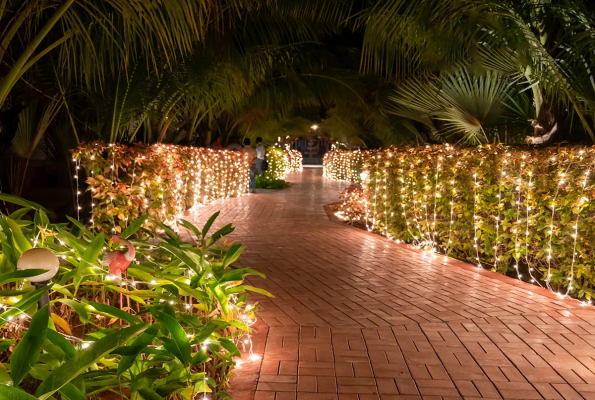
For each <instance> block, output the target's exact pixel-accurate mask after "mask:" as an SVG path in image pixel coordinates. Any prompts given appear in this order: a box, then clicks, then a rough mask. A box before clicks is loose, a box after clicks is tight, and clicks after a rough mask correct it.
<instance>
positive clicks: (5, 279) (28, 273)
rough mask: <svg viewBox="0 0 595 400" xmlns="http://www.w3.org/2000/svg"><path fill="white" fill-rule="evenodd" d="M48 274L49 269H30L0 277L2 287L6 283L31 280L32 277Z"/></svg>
mask: <svg viewBox="0 0 595 400" xmlns="http://www.w3.org/2000/svg"><path fill="white" fill-rule="evenodd" d="M46 272H48V270H47V269H28V270H24V271H14V272H9V273H7V274H2V275H0V285H3V284H5V283H9V282H14V281H18V280H19V279H25V278H30V277H32V276H37V275H41V274H45V273H46Z"/></svg>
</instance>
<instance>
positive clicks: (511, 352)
mask: <svg viewBox="0 0 595 400" xmlns="http://www.w3.org/2000/svg"><path fill="white" fill-rule="evenodd" d="M321 175H322V171H321V170H319V169H306V170H304V172H302V173H296V174H292V175H291V176H290V177H289V180H290V181H291V182H293V185H292V186H291V188H289V189H286V190H283V191H280V192H268V193H261V194H256V195H252V196H249V197H243V198H236V199H228V200H226V201H224V202H221V203H219V204H215V205H211V206H209V207H205V208H203V209H201V211H200V213H199V214H198V215H197V218H196V219H197V220H198V221H202V220H205V219H206V218H207V217H208V215H210V214H211V213H212V212H213V211H215V210H218V209H221V217H220V221H219V223H218V225H221V224H222V223H224V222H225V223H227V222H233V223H234V224H235V225H236V231H235V232H234V234H233V239H234V240H238V241H241V242H242V243H244V244H245V245H246V247H247V249H246V252H245V255H244V256H243V264H244V265H249V266H253V267H255V268H257V269H259V270H260V271H263V272H264V273H266V274H267V276H268V279H267V280H261V279H254V280H252V283H253V284H254V285H257V286H261V287H264V288H266V289H268V290H269V291H270V292H272V293H273V294H274V295H275V296H276V297H275V298H273V299H267V298H264V297H263V296H260V295H257V296H254V297H253V298H254V299H256V300H258V301H259V302H260V305H261V308H262V311H260V312H259V313H258V315H259V318H260V321H261V322H260V325H259V329H258V330H259V332H260V333H259V334H257V348H260V351H263V350H264V355H263V359H262V363H261V364H260V365H259V364H258V363H256V364H255V365H252V366H251V367H248V368H247V369H245V370H246V372H244V371H243V370H238V371H237V374H236V378H235V381H234V385H237V386H235V390H234V396H235V398H236V399H251V398H253V397H254V396H255V399H256V400H296V399H297V400H376V399H382V400H397V399H422V398H423V399H424V400H430V399H431V400H438V399H444V400H446V399H453V400H454V399H461V398H464V399H476V398H477V399H479V398H485V399H501V398H504V399H542V398H545V399H581V398H582V399H595V311H594V310H593V308H589V309H586V308H583V307H580V306H579V303H577V302H574V301H568V300H567V301H559V300H558V299H557V298H556V297H555V296H549V293H547V292H544V291H542V290H540V289H539V288H536V287H534V286H531V285H528V284H524V283H522V282H518V281H516V280H514V279H511V278H507V277H503V276H501V275H497V274H494V273H491V272H489V271H478V270H477V269H476V268H473V267H471V266H468V265H466V264H463V263H461V262H457V261H454V260H450V261H448V262H447V263H446V265H445V264H444V260H443V258H441V257H431V256H427V255H424V254H423V253H421V252H419V251H416V250H412V249H409V248H408V247H407V246H405V245H397V244H396V243H394V242H390V241H388V240H387V239H385V238H382V237H380V236H376V235H372V234H370V233H367V232H364V231H362V230H358V229H356V228H352V227H349V226H347V225H344V224H339V223H337V222H332V221H331V220H329V217H328V216H327V214H326V212H325V210H324V208H323V205H325V204H329V203H332V202H335V201H337V199H338V192H339V191H340V190H342V189H343V188H344V187H345V184H343V183H337V182H332V181H327V180H324V179H323V178H322V176H321ZM259 335H260V336H259ZM265 340H266V342H265ZM258 369H260V371H259V373H258ZM242 374H245V375H242ZM242 377H243V378H244V379H243V380H242ZM256 378H257V382H254V381H255V380H256ZM247 381H248V383H249V384H248V385H246V382H247ZM236 382H238V383H237V384H236ZM254 386H255V388H256V392H254V390H253V389H254Z"/></svg>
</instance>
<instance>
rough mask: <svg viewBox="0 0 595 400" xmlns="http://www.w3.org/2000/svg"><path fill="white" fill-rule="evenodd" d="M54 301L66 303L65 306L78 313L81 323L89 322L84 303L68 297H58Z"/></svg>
mask: <svg viewBox="0 0 595 400" xmlns="http://www.w3.org/2000/svg"><path fill="white" fill-rule="evenodd" d="M55 302H58V303H63V304H66V305H67V306H69V307H70V308H72V309H73V310H74V311H75V312H76V313H77V314H78V315H79V318H80V320H81V322H82V323H83V324H86V323H88V322H89V313H88V312H87V309H86V308H85V305H84V304H82V303H79V302H78V301H76V300H70V299H58V300H55Z"/></svg>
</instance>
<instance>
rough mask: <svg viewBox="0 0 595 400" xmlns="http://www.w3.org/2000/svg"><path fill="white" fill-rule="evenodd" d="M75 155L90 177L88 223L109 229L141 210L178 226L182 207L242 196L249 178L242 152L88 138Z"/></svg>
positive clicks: (183, 209)
mask: <svg viewBox="0 0 595 400" xmlns="http://www.w3.org/2000/svg"><path fill="white" fill-rule="evenodd" d="M106 150H107V152H106ZM73 157H74V159H75V160H77V161H78V163H80V165H81V166H82V167H84V168H85V169H86V170H87V171H88V176H91V178H92V179H90V180H89V190H90V191H91V207H90V209H91V213H92V218H91V223H92V224H93V226H94V227H97V228H99V227H101V228H103V229H109V230H110V231H111V232H112V233H117V232H119V231H121V229H122V227H125V226H127V225H128V222H129V217H130V216H134V215H140V214H142V213H145V212H147V213H149V215H150V216H151V217H152V218H154V219H156V220H157V221H160V222H163V223H165V224H166V225H170V226H173V227H176V226H177V222H178V221H179V219H180V218H181V217H182V216H183V214H184V213H185V212H186V211H188V210H190V211H192V210H195V209H197V208H199V207H202V206H204V205H206V204H209V203H212V202H213V201H216V200H218V199H225V198H228V197H233V196H243V195H245V194H246V188H247V187H248V184H249V173H248V171H249V167H250V166H249V165H248V162H247V159H246V155H245V154H244V153H242V152H235V151H228V150H220V151H215V150H212V149H204V148H196V147H185V146H176V145H166V144H155V145H152V146H145V145H133V146H130V147H129V146H125V145H114V144H110V145H106V144H104V143H102V142H92V143H85V144H82V145H81V146H79V147H78V148H77V149H76V150H75V151H74V152H73ZM120 165H131V168H124V167H122V168H120V167H119V166H120ZM104 170H105V171H107V174H105V175H106V176H104V172H103V171H104ZM95 171H98V174H95ZM115 210H126V211H125V212H117V211H115Z"/></svg>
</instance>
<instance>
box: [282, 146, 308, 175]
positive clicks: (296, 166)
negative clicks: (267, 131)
mask: <svg viewBox="0 0 595 400" xmlns="http://www.w3.org/2000/svg"><path fill="white" fill-rule="evenodd" d="M285 154H286V155H287V162H288V163H289V170H288V172H302V170H303V169H304V166H303V163H304V156H303V155H302V153H301V152H300V151H299V150H292V149H286V150H285Z"/></svg>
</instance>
